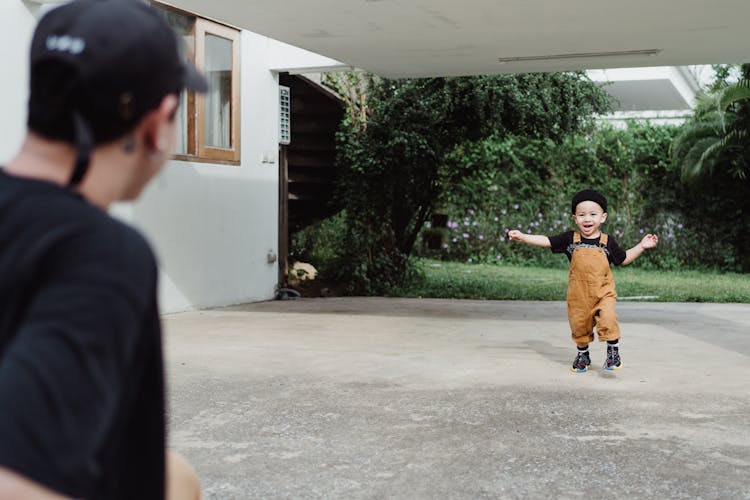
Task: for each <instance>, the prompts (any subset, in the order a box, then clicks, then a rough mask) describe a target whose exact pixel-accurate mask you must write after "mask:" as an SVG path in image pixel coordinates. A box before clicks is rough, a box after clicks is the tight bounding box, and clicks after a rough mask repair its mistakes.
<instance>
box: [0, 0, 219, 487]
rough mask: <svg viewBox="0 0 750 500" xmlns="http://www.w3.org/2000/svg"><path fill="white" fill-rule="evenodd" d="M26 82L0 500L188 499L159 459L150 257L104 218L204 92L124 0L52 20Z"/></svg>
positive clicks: (164, 37) (78, 8) (4, 342)
mask: <svg viewBox="0 0 750 500" xmlns="http://www.w3.org/2000/svg"><path fill="white" fill-rule="evenodd" d="M30 75H31V78H30V84H31V89H30V90H31V92H30V98H29V117H28V134H27V137H26V139H25V142H24V144H23V146H22V147H21V150H20V152H19V153H18V155H17V156H16V157H15V158H14V159H13V160H12V161H11V162H10V163H8V165H6V167H5V168H4V169H2V170H0V242H1V244H0V304H2V309H0V499H5V498H14V499H19V498H40V499H41V498H64V497H73V498H87V499H109V498H128V499H135V498H137V499H163V498H164V497H165V490H169V493H170V495H171V496H173V497H174V498H199V497H200V487H199V485H198V481H197V477H196V476H195V474H194V473H193V472H192V470H191V469H190V467H189V466H188V465H187V463H186V462H185V461H184V460H182V459H180V458H179V457H176V456H174V455H172V454H166V452H165V421H164V385H163V368H162V351H161V328H160V321H159V315H158V314H159V313H158V306H157V301H156V280H157V267H156V263H155V259H154V256H153V254H152V252H151V249H150V248H149V246H148V244H147V243H146V241H145V240H144V239H143V237H142V236H140V235H139V234H138V233H137V232H136V231H135V230H133V229H132V228H130V227H128V226H126V225H124V224H122V223H121V222H118V221H116V220H115V219H113V218H111V217H110V216H109V215H108V214H107V208H108V207H109V206H110V205H111V204H112V203H113V202H115V201H120V200H133V199H135V198H137V197H138V195H139V194H140V193H141V191H142V190H143V188H144V187H145V186H146V185H147V183H148V182H149V181H150V180H151V179H152V178H153V177H154V175H156V174H157V173H158V172H159V170H160V169H161V168H162V166H163V165H164V163H165V161H166V160H167V159H168V158H169V156H170V154H171V152H172V148H173V146H174V142H175V133H176V131H175V121H174V116H175V112H176V110H177V106H178V95H179V93H180V92H181V91H182V90H183V89H185V88H190V89H194V90H198V91H204V90H205V87H206V83H205V80H204V79H203V77H201V76H200V75H199V74H198V73H197V71H196V70H195V69H194V68H192V67H190V66H188V65H185V64H184V63H182V62H181V61H180V59H179V56H178V47H177V40H176V38H175V36H174V34H173V33H172V32H171V30H170V29H169V27H168V26H167V25H166V24H165V23H164V21H163V20H162V19H161V17H160V16H159V15H158V13H157V12H156V11H154V10H153V9H152V8H150V7H148V6H147V5H145V4H143V3H142V2H138V1H136V0H75V1H74V2H72V3H69V4H66V5H64V6H62V7H59V8H57V9H54V10H52V11H50V12H49V13H48V14H47V15H45V16H44V18H43V19H42V20H41V21H40V23H39V25H38V26H37V29H36V31H35V34H34V38H33V41H32V47H31V71H30ZM167 457H168V458H167ZM165 471H166V472H165ZM175 478H180V479H175ZM166 483H168V487H167V486H165V484H166Z"/></svg>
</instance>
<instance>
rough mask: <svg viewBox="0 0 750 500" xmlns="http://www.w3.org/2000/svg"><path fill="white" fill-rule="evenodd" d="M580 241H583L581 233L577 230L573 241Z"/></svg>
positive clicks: (577, 242) (576, 242)
mask: <svg viewBox="0 0 750 500" xmlns="http://www.w3.org/2000/svg"><path fill="white" fill-rule="evenodd" d="M580 242H581V233H579V232H578V231H576V232H574V233H573V243H575V244H576V245H577V244H579V243H580Z"/></svg>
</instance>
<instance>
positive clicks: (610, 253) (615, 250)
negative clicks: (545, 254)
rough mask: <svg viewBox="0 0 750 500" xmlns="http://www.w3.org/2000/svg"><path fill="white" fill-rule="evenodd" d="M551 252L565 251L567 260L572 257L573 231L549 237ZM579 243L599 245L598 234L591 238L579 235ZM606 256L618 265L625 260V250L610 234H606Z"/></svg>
mask: <svg viewBox="0 0 750 500" xmlns="http://www.w3.org/2000/svg"><path fill="white" fill-rule="evenodd" d="M549 242H550V244H551V245H552V252H553V253H565V255H567V256H568V260H570V259H572V258H573V231H566V232H564V233H561V234H557V235H555V236H550V237H549ZM581 243H582V244H584V245H591V246H599V236H597V237H596V238H593V239H588V238H584V237H583V236H581ZM606 253H607V258H608V259H609V262H611V263H612V264H614V265H616V266H619V265H620V264H622V262H623V261H624V260H625V257H626V254H625V250H623V249H622V248H620V246H619V245H618V244H617V241H615V239H614V238H613V237H612V235H611V234H608V235H607V252H606Z"/></svg>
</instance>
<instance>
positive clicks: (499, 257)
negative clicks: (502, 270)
mask: <svg viewBox="0 0 750 500" xmlns="http://www.w3.org/2000/svg"><path fill="white" fill-rule="evenodd" d="M495 258H496V259H497V260H500V259H502V258H503V256H502V255H498V256H497V257H495Z"/></svg>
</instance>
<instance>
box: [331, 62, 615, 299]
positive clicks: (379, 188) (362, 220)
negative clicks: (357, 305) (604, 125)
mask: <svg viewBox="0 0 750 500" xmlns="http://www.w3.org/2000/svg"><path fill="white" fill-rule="evenodd" d="M342 78H348V79H349V80H345V81H343V82H342V81H341V80H339V81H338V82H334V86H335V87H337V88H338V90H339V91H340V92H341V89H342V88H343V87H345V86H346V85H347V84H348V83H350V82H351V81H352V80H351V78H352V77H351V76H344V77H342ZM358 78H359V77H358ZM362 83H363V80H362V79H360V80H359V84H360V85H359V87H357V86H356V85H352V88H356V91H355V92H353V93H351V94H350V95H354V96H355V97H356V99H353V100H352V101H353V102H350V103H349V104H350V109H351V110H352V111H351V112H350V113H348V114H347V115H346V117H345V119H344V121H343V122H342V126H341V129H340V132H339V134H338V137H337V141H338V165H339V167H340V169H341V175H340V177H339V182H338V186H337V197H336V199H337V203H338V204H339V207H340V208H341V209H342V210H343V214H345V215H344V218H343V219H344V222H343V224H342V225H343V227H342V234H341V242H340V248H341V250H340V255H339V258H338V259H337V263H338V265H337V266H336V267H335V269H330V270H328V271H329V272H328V274H329V275H334V276H332V277H333V278H334V279H337V280H339V281H343V282H346V283H348V284H349V291H350V292H351V293H363V292H365V293H383V292H384V291H387V290H388V289H389V288H390V287H393V286H398V285H400V284H401V283H402V282H403V280H404V278H405V277H406V276H407V274H408V270H409V268H408V262H409V261H408V258H409V256H410V255H411V253H412V250H413V248H414V245H415V242H416V241H417V237H418V235H419V232H420V230H421V229H422V227H423V225H424V223H425V221H427V220H428V218H429V217H430V216H431V214H432V213H433V211H434V209H435V207H436V205H437V204H438V203H440V202H441V200H442V199H443V198H444V195H445V193H446V192H447V189H446V188H447V187H448V186H450V185H452V184H453V183H455V182H457V181H458V180H460V178H462V177H463V176H466V175H470V174H471V169H470V168H468V169H467V168H466V167H465V166H462V165H459V164H457V163H456V155H455V151H456V149H457V148H461V147H465V146H466V145H467V144H470V143H472V142H476V141H482V140H484V139H486V138H487V137H490V136H495V137H503V136H506V135H508V134H509V133H511V132H512V133H513V134H514V135H516V136H521V137H529V138H534V139H538V140H546V141H550V142H551V143H561V142H562V140H563V139H564V137H566V136H567V135H569V134H571V133H575V132H581V131H583V130H586V129H587V128H588V127H589V126H590V125H591V117H592V115H593V114H594V113H602V112H605V111H607V110H608V109H609V100H608V98H607V96H606V94H604V92H603V91H602V90H601V89H600V88H599V87H598V86H597V85H596V84H594V83H593V82H591V81H590V80H588V79H587V78H586V77H585V75H584V74H583V73H548V74H525V75H503V76H478V77H465V78H426V79H402V80H386V79H377V78H371V79H369V80H366V81H365V83H366V84H367V85H361V84H362ZM363 96H364V99H362V97H363ZM355 106H356V109H355ZM363 110H364V111H363Z"/></svg>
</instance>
